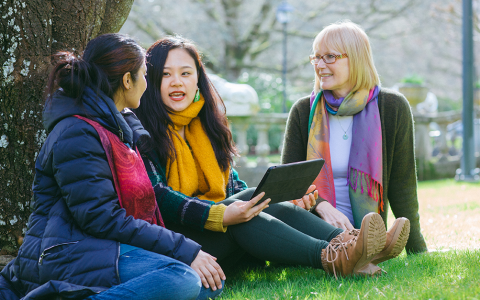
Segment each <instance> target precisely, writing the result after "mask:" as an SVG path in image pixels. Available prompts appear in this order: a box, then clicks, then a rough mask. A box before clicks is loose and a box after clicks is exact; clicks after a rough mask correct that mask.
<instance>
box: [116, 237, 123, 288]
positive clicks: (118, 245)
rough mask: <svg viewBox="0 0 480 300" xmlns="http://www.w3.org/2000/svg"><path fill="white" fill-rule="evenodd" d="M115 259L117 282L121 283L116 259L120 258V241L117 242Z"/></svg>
mask: <svg viewBox="0 0 480 300" xmlns="http://www.w3.org/2000/svg"><path fill="white" fill-rule="evenodd" d="M117 250H118V252H117V259H116V260H115V271H116V272H117V278H118V284H120V283H122V280H120V271H118V261H119V260H120V242H117Z"/></svg>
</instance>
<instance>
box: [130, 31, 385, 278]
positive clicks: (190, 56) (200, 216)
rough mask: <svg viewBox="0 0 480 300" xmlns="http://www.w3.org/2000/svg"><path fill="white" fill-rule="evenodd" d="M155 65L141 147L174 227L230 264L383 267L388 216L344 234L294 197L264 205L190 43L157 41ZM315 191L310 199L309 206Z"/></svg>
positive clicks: (142, 112) (370, 271)
mask: <svg viewBox="0 0 480 300" xmlns="http://www.w3.org/2000/svg"><path fill="white" fill-rule="evenodd" d="M147 70H148V76H147V83H148V88H147V90H146V92H145V93H144V95H143V96H142V99H141V104H140V106H139V108H138V109H136V110H135V113H136V115H137V116H138V118H139V119H140V121H141V122H142V124H143V126H144V127H145V129H146V130H147V131H148V132H150V136H144V137H143V136H142V137H140V147H139V148H140V151H141V153H142V156H143V158H144V163H145V167H146V169H147V172H148V174H149V177H150V180H151V181H152V185H153V186H155V190H156V191H158V193H157V198H156V199H157V203H158V206H159V208H160V211H161V213H162V216H163V217H164V220H165V224H166V227H167V228H169V229H172V230H174V231H176V232H179V233H182V234H184V235H185V236H187V237H189V238H191V239H193V240H194V241H196V242H198V243H199V244H201V245H202V249H204V250H205V251H207V252H208V253H210V254H212V255H214V256H215V257H216V258H217V259H218V262H219V264H220V265H221V266H222V268H230V267H233V266H236V265H239V264H244V263H246V262H247V261H248V262H257V263H258V262H260V263H261V262H262V261H263V264H264V262H265V261H266V260H268V261H273V262H280V263H289V264H295V265H305V266H312V267H316V268H323V269H324V270H325V271H326V272H328V273H334V274H335V276H336V274H337V273H338V274H341V275H344V276H347V275H353V274H360V275H378V274H381V269H380V268H379V267H377V266H374V265H372V264H370V261H371V260H372V259H373V258H374V257H376V256H377V254H379V252H380V250H381V249H382V248H383V246H384V245H385V238H386V232H385V227H384V225H383V222H382V218H381V217H380V215H378V214H373V213H372V214H370V215H367V216H366V217H365V219H364V222H363V223H362V226H361V229H360V230H355V231H345V232H343V230H342V229H339V228H336V227H333V226H331V225H330V224H328V223H326V222H324V221H323V220H321V219H320V218H318V217H316V216H314V215H313V214H311V213H309V212H308V211H307V210H305V209H303V208H300V207H298V206H296V205H294V204H292V203H289V202H283V203H277V204H272V205H268V203H269V200H268V199H267V200H266V201H264V202H262V203H261V204H259V205H257V206H255V204H256V203H257V202H258V201H259V200H260V199H261V198H262V197H263V195H264V193H261V194H260V195H258V196H256V197H254V198H253V199H251V200H250V198H251V196H252V194H253V192H254V189H253V188H250V189H247V186H246V184H245V183H244V182H243V181H241V180H240V179H239V178H238V174H237V172H236V171H235V170H234V169H233V168H232V158H233V156H234V155H236V151H235V148H234V146H233V142H232V135H231V132H230V130H229V128H228V123H227V118H226V115H225V106H224V104H223V101H222V99H221V98H220V96H219V95H218V93H217V91H216V90H215V88H214V87H213V85H212V83H211V82H210V80H209V79H208V76H207V74H206V72H205V68H204V66H203V64H202V61H201V58H200V55H199V53H198V51H197V49H196V48H195V46H194V45H193V44H192V43H191V42H190V41H188V40H185V39H183V38H181V37H167V38H164V39H161V40H159V41H157V42H156V43H155V44H154V45H152V46H151V47H150V48H149V49H148V51H147ZM131 116H133V115H131ZM127 119H129V117H128V116H127ZM314 189H315V186H311V187H310V190H309V193H310V194H308V195H306V196H304V197H303V198H302V199H301V201H302V202H303V203H305V205H306V206H307V208H310V207H309V205H311V204H314V203H315V198H316V195H317V192H313V190H314ZM312 192H313V193H312ZM341 249H345V251H342V250H341ZM337 251H338V252H337ZM337 257H338V258H337ZM200 278H202V280H203V279H204V278H203V277H202V275H200Z"/></svg>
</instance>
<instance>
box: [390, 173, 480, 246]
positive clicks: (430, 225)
mask: <svg viewBox="0 0 480 300" xmlns="http://www.w3.org/2000/svg"><path fill="white" fill-rule="evenodd" d="M418 200H419V205H420V226H421V228H422V233H423V236H424V237H425V240H426V242H427V246H428V248H429V249H432V250H434V249H436V250H447V249H473V248H474V249H480V183H466V182H456V181H455V180H453V179H446V180H437V181H424V182H419V184H418ZM390 214H391V212H390ZM393 221H394V217H393V215H392V214H391V215H390V216H389V217H388V223H389V225H391V224H392V223H393Z"/></svg>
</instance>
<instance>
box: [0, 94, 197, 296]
mask: <svg viewBox="0 0 480 300" xmlns="http://www.w3.org/2000/svg"><path fill="white" fill-rule="evenodd" d="M83 98H84V101H83V103H84V104H83V106H77V105H75V103H74V100H73V99H71V98H68V97H67V96H65V95H64V94H63V93H62V92H61V91H57V93H56V94H55V95H54V97H53V99H52V101H51V102H50V103H49V104H48V105H47V106H46V108H45V111H44V125H45V129H46V130H47V132H48V133H49V134H48V137H47V139H46V141H45V144H44V145H43V147H42V149H41V151H40V153H39V155H38V157H37V161H36V164H35V172H36V173H35V180H34V183H33V193H34V206H33V210H34V211H33V213H32V214H31V216H30V219H29V222H28V229H27V232H26V234H25V238H24V242H23V245H22V246H21V247H20V250H19V252H18V256H17V258H16V259H15V260H14V261H12V262H11V263H10V264H8V265H7V266H6V267H5V268H4V269H3V270H2V272H1V276H0V299H7V300H10V299H19V298H22V297H23V299H53V298H54V295H61V296H62V297H64V298H67V299H83V298H85V297H88V296H89V295H92V294H94V293H99V292H101V291H104V290H106V289H108V288H110V287H111V286H113V285H117V284H119V283H120V279H119V275H118V269H117V263H118V258H119V249H120V243H124V244H129V245H133V246H136V247H140V248H143V249H146V250H149V251H152V252H156V253H160V254H164V255H166V256H169V257H172V258H175V259H177V260H179V261H182V262H184V263H186V264H188V265H190V264H191V262H192V261H193V260H194V259H195V257H196V256H197V254H198V252H199V250H200V245H198V244H197V243H195V242H194V241H192V240H190V239H187V238H185V237H184V236H183V235H181V234H177V233H174V232H172V231H170V230H168V229H165V228H163V227H160V226H156V225H151V224H149V223H147V222H145V221H143V220H136V219H134V218H133V217H131V216H128V217H127V216H126V214H125V210H124V209H122V208H120V207H119V204H118V198H117V194H116V192H115V188H114V184H113V178H112V173H111V171H110V167H109V165H108V161H107V157H106V154H105V151H104V150H103V148H102V144H101V142H100V138H99V136H98V134H97V132H96V131H95V129H94V128H93V127H92V126H90V125H89V124H88V123H86V122H85V121H82V120H80V119H78V118H75V117H73V115H75V114H78V115H82V116H85V117H88V118H90V119H93V120H95V121H97V122H98V123H100V124H101V125H102V126H104V127H105V128H107V129H108V130H110V131H111V132H113V133H115V134H117V135H118V136H120V137H121V138H123V141H124V142H125V143H128V144H130V145H133V144H134V141H133V134H132V129H131V127H130V126H131V125H128V124H127V123H126V121H125V120H124V118H123V117H122V115H121V114H120V113H119V112H118V111H117V109H116V107H115V104H114V103H113V100H112V99H110V98H108V97H107V96H105V95H104V94H103V93H101V92H100V93H99V94H98V95H97V94H96V93H95V92H94V91H92V90H91V89H87V90H86V91H85V93H84V97H83ZM133 125H135V126H141V124H140V123H139V122H138V124H133ZM2 297H3V298H2Z"/></svg>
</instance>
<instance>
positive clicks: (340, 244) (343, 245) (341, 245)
mask: <svg viewBox="0 0 480 300" xmlns="http://www.w3.org/2000/svg"><path fill="white" fill-rule="evenodd" d="M359 233H360V230H359V229H353V230H350V231H349V232H348V234H350V235H353V236H354V237H353V238H351V239H350V240H348V241H346V242H344V241H343V235H339V236H337V237H335V238H333V239H332V240H331V241H330V243H329V244H328V246H327V248H325V252H326V255H325V256H326V257H325V260H326V261H327V263H331V264H332V267H333V275H334V276H335V279H338V278H337V273H336V272H335V262H336V261H337V259H338V257H339V254H338V251H340V252H342V250H343V252H344V253H345V256H346V258H347V260H349V258H348V253H347V249H348V246H349V245H353V243H354V242H356V241H357V239H358V234H359Z"/></svg>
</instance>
